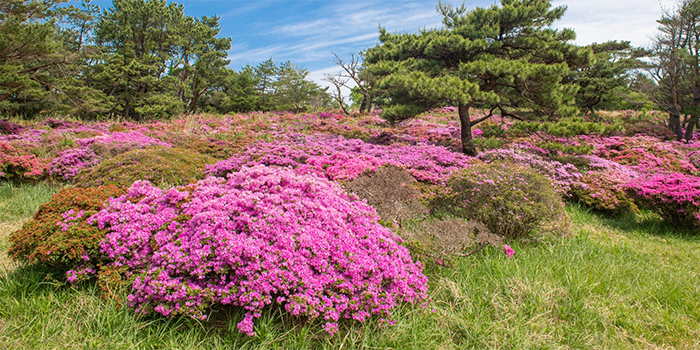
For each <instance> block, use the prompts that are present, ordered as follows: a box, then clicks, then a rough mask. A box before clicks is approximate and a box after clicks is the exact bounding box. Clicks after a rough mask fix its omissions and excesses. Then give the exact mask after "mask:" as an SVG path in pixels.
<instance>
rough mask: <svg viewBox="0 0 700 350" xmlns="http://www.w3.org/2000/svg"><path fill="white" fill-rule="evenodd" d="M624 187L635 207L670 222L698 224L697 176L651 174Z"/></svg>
mask: <svg viewBox="0 0 700 350" xmlns="http://www.w3.org/2000/svg"><path fill="white" fill-rule="evenodd" d="M626 189H627V191H628V193H629V194H630V196H631V197H632V198H633V199H634V201H635V203H637V205H638V206H640V207H643V208H646V209H649V210H651V211H654V212H656V213H658V214H659V215H661V217H662V218H663V219H664V220H665V221H667V222H668V223H670V224H672V225H675V226H691V227H693V226H697V225H698V224H700V177H697V176H692V175H685V174H681V173H671V174H654V175H650V176H646V177H640V178H638V179H636V180H634V181H632V182H630V183H629V184H628V185H627V186H626Z"/></svg>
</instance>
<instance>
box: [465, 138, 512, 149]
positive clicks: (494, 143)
mask: <svg viewBox="0 0 700 350" xmlns="http://www.w3.org/2000/svg"><path fill="white" fill-rule="evenodd" d="M472 142H473V143H474V145H475V146H476V147H479V149H482V150H485V149H496V148H500V147H501V146H503V145H504V144H505V143H506V141H505V140H501V139H499V138H496V137H480V138H477V139H474V140H472Z"/></svg>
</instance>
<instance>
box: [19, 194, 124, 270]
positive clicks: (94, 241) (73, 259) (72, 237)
mask: <svg viewBox="0 0 700 350" xmlns="http://www.w3.org/2000/svg"><path fill="white" fill-rule="evenodd" d="M124 193H125V190H124V189H120V188H118V187H116V186H102V187H98V188H63V189H61V190H60V191H59V192H58V193H56V194H54V195H53V197H52V198H51V200H50V201H49V202H48V203H44V204H42V205H41V207H40V208H39V211H37V212H36V214H35V215H34V219H33V220H31V221H29V222H27V223H25V224H24V226H22V228H21V229H20V230H18V231H16V232H14V233H13V234H12V236H11V237H10V242H11V244H12V246H11V247H10V249H9V251H8V255H9V256H10V257H12V258H13V259H14V260H17V261H21V262H28V263H34V262H39V263H43V264H46V265H48V266H54V267H63V268H67V269H68V268H73V267H75V266H78V265H81V264H84V263H85V259H86V257H87V256H95V255H96V253H97V252H98V249H99V243H100V241H101V240H102V239H103V238H104V232H103V231H100V230H98V229H97V228H96V227H95V226H92V225H88V224H87V223H86V222H85V221H86V219H87V218H89V217H90V216H92V215H93V214H95V213H96V212H97V211H99V210H101V209H102V207H103V204H104V202H105V201H106V200H107V199H108V198H110V197H117V196H120V195H122V194H124Z"/></svg>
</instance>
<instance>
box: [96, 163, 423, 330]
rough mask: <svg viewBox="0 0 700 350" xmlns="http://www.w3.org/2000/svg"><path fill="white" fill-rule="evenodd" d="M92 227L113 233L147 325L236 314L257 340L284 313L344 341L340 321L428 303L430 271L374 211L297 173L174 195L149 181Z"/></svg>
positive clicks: (114, 250) (113, 251) (255, 174)
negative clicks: (151, 319)
mask: <svg viewBox="0 0 700 350" xmlns="http://www.w3.org/2000/svg"><path fill="white" fill-rule="evenodd" d="M89 220H91V222H93V224H94V225H97V227H99V228H100V229H104V230H106V232H107V233H106V237H105V239H104V241H103V242H102V253H103V254H104V255H105V257H106V258H107V259H108V260H111V261H113V263H112V266H118V267H119V266H120V267H125V268H126V269H127V271H128V274H130V275H131V276H132V278H133V281H134V282H133V285H132V293H131V295H130V296H129V297H128V302H129V305H131V306H133V307H135V308H136V309H137V311H138V312H141V313H149V312H156V313H160V314H163V315H166V316H172V315H178V314H185V315H191V316H194V317H198V318H205V317H206V310H207V308H209V307H211V306H213V305H215V304H230V305H236V306H240V307H243V308H244V309H245V310H246V314H245V317H244V319H243V321H241V322H240V323H239V324H238V329H239V330H240V331H241V332H244V333H247V334H249V335H253V334H255V332H254V327H253V322H254V320H255V318H258V317H260V315H261V314H260V313H261V310H262V309H263V308H264V307H265V306H266V305H270V304H273V303H276V304H279V305H281V306H283V307H284V308H285V309H286V310H287V311H288V312H289V313H290V314H292V315H296V316H306V317H309V318H323V320H325V321H326V324H325V326H324V328H325V329H326V330H327V331H328V332H329V333H333V332H334V331H335V330H336V329H337V322H338V321H339V320H340V319H354V320H358V321H364V320H366V319H367V318H368V317H370V316H372V315H378V316H380V317H383V318H388V317H390V310H391V309H392V308H393V307H395V306H396V305H397V303H399V302H402V301H405V302H418V301H420V300H423V299H425V298H426V297H427V295H426V292H427V286H426V277H425V276H424V275H423V274H422V265H421V264H420V263H419V262H416V263H414V262H412V261H411V257H410V255H409V252H408V250H407V249H406V248H404V247H402V246H401V245H399V242H400V238H399V237H398V236H397V235H395V234H394V233H393V232H392V231H391V230H389V229H387V228H384V227H383V226H381V225H380V224H379V223H378V220H379V217H378V216H377V214H376V212H375V211H374V209H372V208H371V207H370V206H368V205H367V204H365V203H363V202H361V201H359V200H357V199H356V197H350V196H348V195H347V194H346V193H345V192H344V190H343V189H342V188H341V187H340V186H339V185H337V184H336V183H333V182H330V181H328V180H326V179H323V178H319V177H316V176H313V175H305V174H299V173H297V172H295V171H294V170H292V169H285V168H279V167H266V166H255V167H252V168H248V167H243V168H241V170H240V171H238V172H233V173H231V174H229V175H228V178H227V179H223V178H216V177H209V178H206V179H204V180H201V181H199V182H196V183H194V184H191V185H188V186H183V187H176V188H172V189H170V190H168V191H164V190H162V189H159V188H157V187H155V186H153V185H151V184H150V183H148V182H143V181H139V182H136V183H134V184H133V185H132V186H131V188H130V189H129V190H128V192H127V194H126V195H124V196H121V197H118V198H115V199H112V200H110V202H109V204H108V205H107V206H106V208H105V209H104V210H102V211H101V212H99V213H98V214H96V215H94V216H93V217H91V218H90V219H89Z"/></svg>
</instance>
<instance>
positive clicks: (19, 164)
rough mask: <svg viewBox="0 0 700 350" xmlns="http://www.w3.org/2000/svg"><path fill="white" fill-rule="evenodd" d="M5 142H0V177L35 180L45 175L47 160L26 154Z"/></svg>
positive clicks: (47, 165)
mask: <svg viewBox="0 0 700 350" xmlns="http://www.w3.org/2000/svg"><path fill="white" fill-rule="evenodd" d="M25 151H26V150H23V149H17V148H16V147H14V146H13V145H11V144H10V143H7V142H0V178H6V179H9V180H20V181H21V180H35V179H39V178H41V177H43V176H44V175H45V171H46V169H48V167H49V160H47V159H42V158H38V157H37V156H35V155H34V154H27V153H26V152H25Z"/></svg>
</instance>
